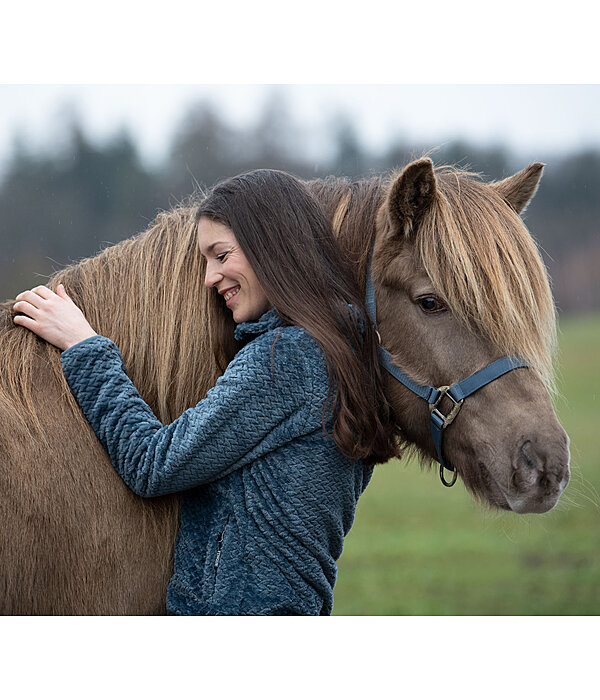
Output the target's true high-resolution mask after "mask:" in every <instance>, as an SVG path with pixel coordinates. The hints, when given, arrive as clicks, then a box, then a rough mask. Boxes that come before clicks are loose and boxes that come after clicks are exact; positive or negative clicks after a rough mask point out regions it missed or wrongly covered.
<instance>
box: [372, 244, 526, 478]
mask: <svg viewBox="0 0 600 700" xmlns="http://www.w3.org/2000/svg"><path fill="white" fill-rule="evenodd" d="M372 255H373V252H372V251H371V255H370V256H369V263H368V267H367V282H366V300H365V302H366V307H367V312H368V314H369V316H370V317H371V321H372V322H373V326H374V328H375V331H376V332H377V336H378V338H379V341H380V342H379V358H380V361H381V364H382V365H383V366H384V367H385V369H386V370H387V371H388V372H389V373H390V374H391V375H392V376H393V377H394V378H395V379H396V380H398V381H399V382H400V383H401V384H403V385H404V386H405V387H406V388H407V389H410V390H411V391H412V392H413V393H414V394H416V395H417V396H419V397H420V398H422V399H424V400H425V401H427V403H428V404H429V409H430V411H431V421H430V425H431V436H432V438H433V444H434V446H435V451H436V453H437V456H438V461H439V463H440V478H441V480H442V483H443V484H444V486H453V485H454V483H455V482H456V477H457V473H456V470H455V469H454V467H453V466H452V465H451V464H450V463H448V462H446V460H445V459H444V456H443V452H442V438H443V435H444V430H445V429H446V428H447V427H448V426H449V425H450V424H451V423H452V421H453V420H454V419H455V418H456V416H457V415H458V412H459V411H460V408H461V406H462V404H463V401H464V400H465V399H466V398H467V397H468V396H471V394H474V393H475V392H476V391H478V390H479V389H481V388H482V387H484V386H486V384H489V383H490V382H493V381H494V380H495V379H498V377H501V376H502V375H503V374H506V373H507V372H510V371H512V370H513V369H519V368H522V367H529V364H528V363H527V362H526V361H525V360H523V359H522V358H520V357H519V356H518V355H508V356H506V357H501V358H500V359H499V360H495V361H494V362H491V363H490V364H489V365H487V366H486V367H484V368H483V369H480V370H478V371H477V372H474V373H473V374H471V375H470V376H469V377H467V378H466V379H463V380H461V381H460V382H458V383H457V384H454V386H442V387H439V388H438V389H436V388H435V387H434V386H431V385H429V384H418V383H417V382H415V381H413V380H412V379H411V378H410V377H409V376H408V375H407V374H406V372H404V371H403V370H402V369H400V367H398V365H395V364H394V363H393V362H392V358H391V355H390V353H389V352H388V351H387V350H386V349H385V348H384V347H383V345H381V337H380V336H379V331H378V330H377V307H376V303H375V287H374V286H373V279H372V277H371V260H372ZM444 396H447V397H448V398H449V399H450V400H451V401H452V402H453V406H452V408H451V410H450V412H449V413H448V414H447V415H444V414H443V413H442V412H441V411H440V410H439V408H438V405H439V404H440V402H441V400H442V399H443V398H444ZM444 469H448V471H452V472H454V476H453V477H452V480H451V481H450V482H448V481H446V479H445V478H444Z"/></svg>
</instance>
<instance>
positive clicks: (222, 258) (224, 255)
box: [217, 253, 227, 262]
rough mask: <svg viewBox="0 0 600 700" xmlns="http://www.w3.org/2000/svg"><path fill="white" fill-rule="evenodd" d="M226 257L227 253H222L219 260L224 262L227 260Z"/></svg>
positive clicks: (218, 257)
mask: <svg viewBox="0 0 600 700" xmlns="http://www.w3.org/2000/svg"><path fill="white" fill-rule="evenodd" d="M226 257H227V253H221V255H217V260H218V261H219V262H223V260H225V258H226Z"/></svg>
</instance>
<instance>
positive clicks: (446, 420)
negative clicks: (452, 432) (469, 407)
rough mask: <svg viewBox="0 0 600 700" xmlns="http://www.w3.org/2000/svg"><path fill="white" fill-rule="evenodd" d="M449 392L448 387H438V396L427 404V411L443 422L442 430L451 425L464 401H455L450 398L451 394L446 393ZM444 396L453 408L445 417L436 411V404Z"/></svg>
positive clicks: (452, 397)
mask: <svg viewBox="0 0 600 700" xmlns="http://www.w3.org/2000/svg"><path fill="white" fill-rule="evenodd" d="M449 390H450V387H449V386H440V387H438V391H439V392H440V395H439V396H438V397H437V399H436V400H435V401H434V402H433V403H430V404H429V411H430V412H431V413H435V414H436V415H437V417H438V418H440V419H441V420H442V421H443V422H444V423H443V426H442V428H447V427H448V426H449V425H450V424H451V423H452V421H453V420H454V419H455V418H456V416H457V415H458V412H459V411H460V407H461V406H462V405H463V401H464V399H460V400H459V401H457V400H456V399H455V398H454V396H452V394H449V393H448V391H449ZM444 396H447V397H448V398H449V399H450V400H451V401H452V403H453V404H454V406H453V407H452V410H451V411H450V413H449V414H448V415H447V416H445V415H444V414H443V413H442V412H441V411H440V410H438V404H439V403H440V401H441V400H442V399H443V398H444Z"/></svg>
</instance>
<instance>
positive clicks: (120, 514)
mask: <svg viewBox="0 0 600 700" xmlns="http://www.w3.org/2000/svg"><path fill="white" fill-rule="evenodd" d="M541 169H542V166H541V165H539V164H538V165H532V166H530V167H529V168H527V169H525V170H524V171H522V172H521V173H518V174H517V175H515V176H513V177H511V178H508V179H507V180H504V181H502V182H498V183H493V184H489V185H486V184H483V183H481V182H480V181H478V180H477V179H476V178H474V177H472V176H470V175H469V174H466V173H462V172H460V171H458V170H455V169H452V168H442V169H438V170H437V171H434V169H433V166H432V163H431V161H430V160H429V159H422V160H419V161H416V162H414V163H412V164H410V165H409V166H407V168H405V170H404V171H403V172H402V173H401V174H399V175H394V176H392V177H391V178H389V179H388V180H384V179H381V178H373V179H370V180H362V181H360V182H357V183H350V182H349V181H347V180H344V179H335V178H329V179H327V180H318V181H312V182H310V183H308V186H309V187H310V189H311V190H312V192H313V193H314V195H315V196H316V197H317V198H318V199H319V200H320V202H321V203H322V205H323V207H324V209H325V211H326V212H327V213H328V215H329V216H330V217H331V220H332V222H333V226H334V230H335V231H336V234H337V236H338V239H339V241H340V243H341V244H342V247H343V250H344V252H345V254H346V255H348V256H349V258H350V259H351V260H352V261H353V263H354V265H355V269H356V274H357V276H358V279H359V280H360V282H361V283H362V284H363V286H364V285H365V280H366V274H367V260H368V257H369V252H370V251H371V250H373V267H372V277H373V281H374V285H375V291H376V298H377V304H378V313H377V317H378V318H377V321H378V324H379V329H380V332H381V337H382V343H383V345H384V346H385V347H386V349H387V350H388V351H389V352H390V353H391V355H392V358H393V360H394V362H396V363H397V364H399V365H400V366H401V367H402V368H403V369H404V370H405V371H406V372H407V373H408V374H409V375H410V376H411V377H412V378H413V379H415V380H416V381H419V382H423V383H430V384H434V385H435V386H439V385H442V384H447V385H449V384H453V383H455V382H456V381H458V380H460V379H463V378H464V377H466V376H467V375H469V374H471V373H472V372H474V371H476V370H478V369H480V368H481V367H483V366H485V365H487V364H488V363H489V362H491V361H492V360H495V359H497V358H498V357H501V356H503V355H507V354H519V355H520V356H521V357H523V358H524V359H525V360H526V361H527V362H528V364H529V368H528V369H518V370H515V371H512V372H510V373H508V374H506V375H505V376H503V377H501V378H499V379H497V380H496V381H494V382H493V383H492V384H489V385H488V386H486V387H484V388H482V389H480V390H479V391H478V392H476V393H475V394H473V396H471V397H469V399H467V400H466V401H465V404H464V406H463V407H462V410H461V412H460V414H459V415H458V416H457V418H456V420H455V421H454V423H453V425H452V426H451V427H450V428H449V429H448V430H447V431H446V432H447V435H446V437H445V438H444V453H445V456H446V458H447V459H448V461H449V462H450V463H451V464H452V465H453V466H454V467H455V468H456V469H457V471H458V473H459V475H460V477H461V478H462V480H463V482H464V483H465V484H466V486H467V488H468V489H469V490H470V491H471V492H472V493H473V494H474V495H475V496H476V497H477V498H479V499H480V500H482V501H484V502H487V503H489V504H490V505H491V506H494V507H498V508H504V509H510V510H514V511H516V512H543V511H546V510H549V509H550V508H552V507H553V506H554V505H555V504H556V502H557V501H558V498H559V497H560V494H561V493H562V491H563V489H564V487H565V486H566V484H567V482H568V478H569V467H568V462H569V453H568V438H567V436H566V434H565V432H564V431H563V429H562V428H561V426H560V424H559V423H558V421H557V419H556V416H555V414H554V411H553V409H552V405H551V401H550V398H549V394H548V391H547V387H549V386H551V382H552V353H553V347H554V343H555V313H554V306H553V302H552V297H551V293H550V289H549V285H548V280H547V276H546V272H545V269H544V266H543V264H542V261H541V259H540V256H539V253H538V251H537V249H536V246H535V244H534V243H533V240H532V239H531V236H530V235H529V233H528V232H527V230H526V228H525V226H524V225H523V223H522V221H521V219H520V217H519V216H518V213H519V212H521V211H522V210H523V208H524V207H525V206H526V205H527V203H528V201H529V200H530V198H531V197H532V196H533V194H534V192H535V189H536V187H537V184H538V180H539V178H540V175H541ZM194 212H195V210H194V206H193V204H191V205H190V206H182V207H180V208H178V209H175V210H174V211H171V212H168V213H163V214H160V215H159V216H158V218H157V220H156V221H155V223H154V224H153V225H152V226H151V227H150V228H149V230H147V231H146V232H145V233H143V234H140V235H139V236H137V237H135V238H133V239H129V240H127V241H124V242H122V243H120V244H118V245H115V246H112V247H110V248H107V249H106V250H104V251H103V252H101V253H100V254H99V255H97V256H95V257H93V258H90V259H87V260H83V261H82V262H80V263H79V264H77V265H74V266H71V267H69V268H67V269H66V270H64V271H62V272H61V273H59V274H58V275H55V277H54V278H53V279H52V280H51V281H50V283H49V286H50V287H52V288H55V287H56V284H57V283H58V282H59V281H62V282H63V283H64V284H65V286H66V289H67V291H68V292H69V294H70V295H71V296H72V298H73V299H74V300H75V302H76V303H77V304H78V305H79V306H80V307H81V308H82V309H83V311H84V313H85V314H86V316H87V317H88V319H89V320H90V323H91V325H92V326H93V327H94V328H95V329H96V330H97V331H98V332H99V333H102V334H104V335H107V336H109V337H111V338H113V339H114V340H115V341H116V343H117V344H118V346H119V347H120V349H121V351H122V353H123V357H124V361H125V364H126V367H127V370H128V373H129V375H130V377H131V378H132V380H133V381H134V383H135V384H136V385H137V387H138V388H139V389H140V391H141V393H142V395H143V396H144V398H145V400H146V401H147V402H148V403H149V404H150V405H151V406H152V408H153V410H154V411H155V413H156V415H157V416H158V417H159V418H160V419H161V420H162V421H163V422H168V421H171V420H173V419H174V418H175V417H176V416H177V415H179V414H180V413H181V412H183V411H184V410H185V409H186V408H188V407H190V406H192V405H194V404H195V403H196V402H197V401H198V400H199V399H201V398H202V397H203V396H204V395H205V394H206V392H207V391H208V389H209V388H210V387H211V386H213V385H214V383H215V381H216V378H217V376H218V374H219V370H218V369H217V363H216V361H215V358H214V357H213V356H212V353H211V351H210V347H211V343H210V340H211V339H210V338H209V337H208V332H207V331H206V328H205V324H204V323H203V319H204V318H205V314H206V300H207V293H206V290H205V288H204V286H203V275H204V263H203V259H202V257H201V256H200V254H199V251H198V246H197V243H196V227H195V224H194ZM11 307H12V303H11V302H8V303H5V304H3V305H2V307H1V309H0V346H1V347H2V364H1V368H0V455H1V459H0V479H1V483H2V490H1V492H0V523H1V526H2V528H1V534H0V609H1V610H2V612H4V613H7V614H151V613H162V612H164V605H165V596H166V587H167V583H168V580H169V577H170V575H171V570H172V552H173V544H174V538H175V533H176V529H177V524H178V522H177V521H178V501H177V498H176V497H168V498H160V499H151V500H142V499H140V498H138V497H136V496H134V495H133V494H132V493H131V492H129V490H128V489H127V488H126V487H125V486H124V484H123V483H122V482H121V480H120V478H119V477H118V476H117V475H116V473H115V472H114V470H113V468H112V466H111V464H110V462H109V460H108V457H107V455H106V453H105V452H104V450H103V449H102V447H101V446H100V444H99V442H98V441H97V440H96V438H95V436H94V434H93V432H92V430H91V428H90V427H89V425H88V423H87V422H86V420H85V419H84V417H83V415H82V413H81V411H80V410H79V408H78V406H77V405H76V403H75V401H74V399H73V398H72V395H71V394H70V392H69V389H68V387H67V385H66V383H65V380H64V378H63V375H62V372H61V369H60V364H59V361H58V355H59V353H58V351H57V350H56V349H55V348H54V347H52V346H50V345H48V344H46V343H44V342H43V341H41V340H39V339H38V338H37V337H36V336H35V335H33V334H32V333H29V332H28V331H25V330H24V329H23V328H18V327H15V326H14V325H13V323H12V316H13V314H12V311H11ZM388 389H389V395H390V398H391V400H392V402H393V406H394V410H395V413H396V418H397V423H398V426H399V429H400V434H401V438H402V440H403V442H404V443H405V444H406V446H408V447H414V448H415V449H417V451H418V452H419V454H420V456H421V457H422V458H423V460H424V461H431V458H433V457H434V456H435V450H434V447H433V442H432V438H431V435H430V432H429V427H428V425H429V410H428V408H427V405H426V403H425V402H423V401H421V400H420V399H419V398H418V397H415V396H413V395H412V394H411V392H410V391H408V390H407V389H406V388H404V387H403V386H402V385H401V384H399V383H397V382H396V381H395V380H394V379H393V378H392V377H391V376H390V377H389V387H388ZM375 478H376V476H375Z"/></svg>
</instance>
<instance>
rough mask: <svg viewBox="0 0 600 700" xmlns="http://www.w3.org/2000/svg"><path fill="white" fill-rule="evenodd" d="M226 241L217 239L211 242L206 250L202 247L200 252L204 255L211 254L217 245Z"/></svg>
mask: <svg viewBox="0 0 600 700" xmlns="http://www.w3.org/2000/svg"><path fill="white" fill-rule="evenodd" d="M225 242H226V241H215V242H214V243H211V244H210V245H209V246H208V247H207V248H206V250H205V251H204V252H202V249H200V252H202V255H204V256H205V257H206V256H207V255H210V253H212V251H213V249H214V248H215V247H216V246H218V245H219V243H225Z"/></svg>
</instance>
